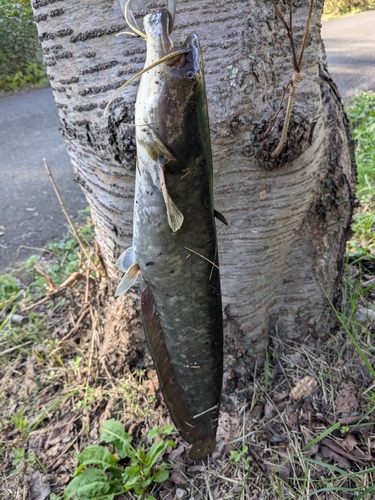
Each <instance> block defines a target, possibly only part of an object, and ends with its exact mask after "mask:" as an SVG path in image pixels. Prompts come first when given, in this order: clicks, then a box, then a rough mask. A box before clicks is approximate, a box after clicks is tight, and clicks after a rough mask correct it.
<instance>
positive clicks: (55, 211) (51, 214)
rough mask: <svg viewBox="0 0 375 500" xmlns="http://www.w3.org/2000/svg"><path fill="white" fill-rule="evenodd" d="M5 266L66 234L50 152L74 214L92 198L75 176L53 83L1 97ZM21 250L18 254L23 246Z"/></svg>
mask: <svg viewBox="0 0 375 500" xmlns="http://www.w3.org/2000/svg"><path fill="white" fill-rule="evenodd" d="M0 151H1V153H0V234H1V236H0V269H3V268H5V267H6V266H7V265H8V264H10V263H11V262H15V261H16V260H24V259H26V258H27V257H28V256H29V255H31V254H32V253H36V252H35V251H32V250H30V249H24V248H19V247H20V246H22V245H23V246H32V247H44V246H45V245H46V244H47V243H48V242H49V241H57V240H59V239H61V237H62V236H64V235H65V234H66V231H67V230H66V219H65V217H64V215H63V213H62V210H61V208H60V205H59V203H58V201H57V198H56V195H55V193H54V191H53V188H52V185H51V183H50V181H49V179H48V176H47V172H46V170H45V167H44V164H43V158H46V159H47V161H48V164H49V166H50V168H51V170H52V174H53V176H54V178H55V180H56V183H57V185H58V188H59V190H60V192H61V196H62V198H63V200H64V202H65V204H66V206H67V208H68V210H69V212H70V215H72V216H73V219H74V220H76V219H77V210H78V209H82V208H85V207H86V205H87V203H86V201H85V198H84V196H83V194H82V191H81V189H80V187H79V186H78V185H77V184H76V183H75V182H74V181H73V178H74V174H73V169H72V166H71V163H70V159H69V156H68V154H67V152H66V150H65V145H64V142H63V139H62V137H61V134H60V132H59V118H58V112H57V109H56V106H55V102H54V100H53V96H52V91H51V89H49V88H45V89H39V90H33V91H30V92H26V93H24V94H21V95H20V94H16V95H13V96H11V97H4V98H2V99H0ZM18 249H19V253H18V256H17V250H18Z"/></svg>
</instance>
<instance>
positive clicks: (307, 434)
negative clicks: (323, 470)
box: [301, 425, 319, 455]
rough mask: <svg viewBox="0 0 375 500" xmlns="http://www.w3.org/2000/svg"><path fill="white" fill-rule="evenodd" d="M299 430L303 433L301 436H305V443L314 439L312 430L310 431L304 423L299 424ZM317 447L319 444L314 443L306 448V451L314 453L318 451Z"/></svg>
mask: <svg viewBox="0 0 375 500" xmlns="http://www.w3.org/2000/svg"><path fill="white" fill-rule="evenodd" d="M301 432H302V434H303V437H304V438H305V445H307V444H308V443H311V441H313V440H314V439H315V436H314V434H313V433H312V432H310V429H308V428H307V427H306V426H305V425H301ZM318 449H319V445H318V444H314V445H312V446H310V448H309V449H308V450H307V453H308V454H309V455H315V454H316V452H317V451H318Z"/></svg>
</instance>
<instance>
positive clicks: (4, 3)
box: [0, 0, 46, 90]
mask: <svg viewBox="0 0 375 500" xmlns="http://www.w3.org/2000/svg"><path fill="white" fill-rule="evenodd" d="M45 78H46V77H45V71H44V68H43V62H42V54H41V49H40V46H39V42H38V35H37V30H36V27H35V24H34V20H33V11H32V9H31V5H30V2H29V0H0V89H2V90H16V89H18V88H22V87H25V86H29V85H34V84H38V83H41V82H45V81H46V80H45Z"/></svg>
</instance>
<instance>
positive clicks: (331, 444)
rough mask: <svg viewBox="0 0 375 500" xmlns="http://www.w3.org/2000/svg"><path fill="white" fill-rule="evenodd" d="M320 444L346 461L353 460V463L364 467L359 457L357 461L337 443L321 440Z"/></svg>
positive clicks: (326, 439)
mask: <svg viewBox="0 0 375 500" xmlns="http://www.w3.org/2000/svg"><path fill="white" fill-rule="evenodd" d="M321 443H322V445H323V446H327V447H328V448H330V449H331V450H332V451H334V452H335V453H338V454H339V455H341V456H342V457H345V458H347V459H348V460H354V461H355V462H357V463H360V464H362V465H364V464H363V462H362V457H361V459H358V458H357V457H355V456H353V455H351V454H350V453H347V452H346V451H345V450H344V448H343V447H342V446H341V445H339V444H338V443H336V442H335V441H333V439H330V438H324V439H322V441H321Z"/></svg>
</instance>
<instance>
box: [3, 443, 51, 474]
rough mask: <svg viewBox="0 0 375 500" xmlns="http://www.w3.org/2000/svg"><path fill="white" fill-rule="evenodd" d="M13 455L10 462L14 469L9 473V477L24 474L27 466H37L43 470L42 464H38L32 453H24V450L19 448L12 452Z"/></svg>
mask: <svg viewBox="0 0 375 500" xmlns="http://www.w3.org/2000/svg"><path fill="white" fill-rule="evenodd" d="M13 455H14V459H13V461H12V465H13V466H14V467H15V468H14V469H13V470H12V471H11V472H10V474H9V476H10V477H12V476H17V475H18V474H21V473H24V472H25V471H26V468H27V466H30V467H32V468H35V467H36V465H38V466H39V467H41V468H42V469H43V467H42V464H41V463H40V461H39V460H38V458H37V457H36V455H35V453H34V452H31V453H26V450H25V448H19V449H18V450H13Z"/></svg>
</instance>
